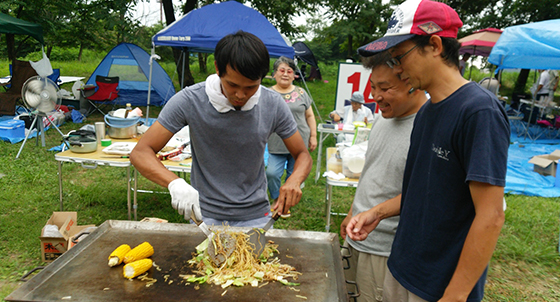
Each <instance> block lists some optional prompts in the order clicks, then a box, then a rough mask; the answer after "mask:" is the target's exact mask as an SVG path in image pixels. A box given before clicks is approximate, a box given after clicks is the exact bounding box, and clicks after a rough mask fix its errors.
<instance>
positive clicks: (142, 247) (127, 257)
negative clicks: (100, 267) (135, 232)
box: [108, 242, 154, 279]
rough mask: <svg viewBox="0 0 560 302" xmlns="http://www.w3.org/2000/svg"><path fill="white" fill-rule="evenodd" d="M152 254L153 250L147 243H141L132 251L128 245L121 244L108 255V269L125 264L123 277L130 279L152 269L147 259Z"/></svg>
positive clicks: (150, 261) (151, 263) (150, 262)
mask: <svg viewBox="0 0 560 302" xmlns="http://www.w3.org/2000/svg"><path fill="white" fill-rule="evenodd" d="M153 254H154V248H153V247H152V245H150V244H149V243H148V242H143V243H141V244H139V245H138V246H137V247H135V248H133V249H131V248H130V246H129V245H128V244H122V245H120V246H119V247H117V248H116V249H115V250H114V251H113V252H112V253H111V255H109V263H108V264H109V266H110V267H114V266H117V265H119V264H121V263H125V266H124V267H123V276H124V277H125V278H128V279H132V278H134V277H137V276H138V275H140V274H143V273H145V272H146V271H148V270H149V269H150V268H151V267H152V265H153V262H152V259H150V258H148V257H150V256H152V255H153Z"/></svg>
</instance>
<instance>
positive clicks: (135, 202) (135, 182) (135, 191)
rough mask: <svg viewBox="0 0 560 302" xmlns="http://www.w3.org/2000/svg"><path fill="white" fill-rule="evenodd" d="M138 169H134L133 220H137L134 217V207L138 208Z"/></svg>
mask: <svg viewBox="0 0 560 302" xmlns="http://www.w3.org/2000/svg"><path fill="white" fill-rule="evenodd" d="M137 192H138V170H136V169H134V220H138V218H137V217H136V209H138V198H137V197H138V196H137Z"/></svg>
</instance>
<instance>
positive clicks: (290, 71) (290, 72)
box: [278, 68, 294, 74]
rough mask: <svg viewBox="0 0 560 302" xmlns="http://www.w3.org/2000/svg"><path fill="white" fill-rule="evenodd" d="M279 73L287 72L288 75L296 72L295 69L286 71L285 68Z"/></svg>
mask: <svg viewBox="0 0 560 302" xmlns="http://www.w3.org/2000/svg"><path fill="white" fill-rule="evenodd" d="M278 72H279V73H285V72H286V73H288V74H292V73H294V70H293V69H284V68H280V69H278Z"/></svg>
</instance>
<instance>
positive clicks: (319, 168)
mask: <svg viewBox="0 0 560 302" xmlns="http://www.w3.org/2000/svg"><path fill="white" fill-rule="evenodd" d="M319 133H320V134H319V149H318V150H317V163H316V166H315V183H317V180H319V174H320V173H321V158H322V156H323V155H322V154H323V132H319Z"/></svg>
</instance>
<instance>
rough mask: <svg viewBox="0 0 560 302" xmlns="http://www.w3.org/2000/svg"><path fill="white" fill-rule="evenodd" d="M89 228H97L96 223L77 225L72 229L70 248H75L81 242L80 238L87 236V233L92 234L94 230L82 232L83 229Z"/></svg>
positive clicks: (69, 239)
mask: <svg viewBox="0 0 560 302" xmlns="http://www.w3.org/2000/svg"><path fill="white" fill-rule="evenodd" d="M88 228H95V224H87V225H77V226H75V227H74V228H72V229H71V232H70V237H69V238H68V249H71V248H73V247H74V246H75V245H76V244H78V243H79V242H80V240H82V239H83V238H85V237H87V236H86V235H89V234H91V232H93V230H92V231H91V232H89V234H82V233H83V232H82V231H84V230H86V229H88Z"/></svg>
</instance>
